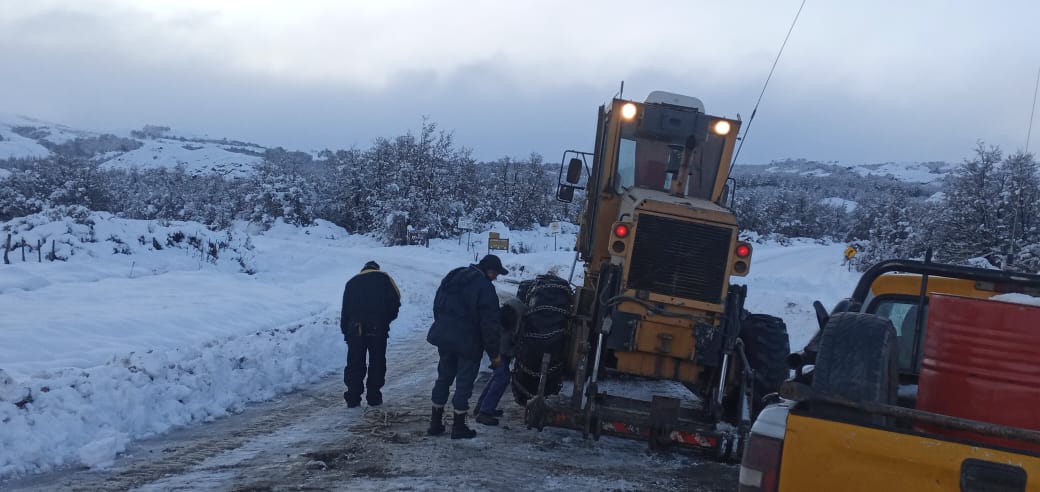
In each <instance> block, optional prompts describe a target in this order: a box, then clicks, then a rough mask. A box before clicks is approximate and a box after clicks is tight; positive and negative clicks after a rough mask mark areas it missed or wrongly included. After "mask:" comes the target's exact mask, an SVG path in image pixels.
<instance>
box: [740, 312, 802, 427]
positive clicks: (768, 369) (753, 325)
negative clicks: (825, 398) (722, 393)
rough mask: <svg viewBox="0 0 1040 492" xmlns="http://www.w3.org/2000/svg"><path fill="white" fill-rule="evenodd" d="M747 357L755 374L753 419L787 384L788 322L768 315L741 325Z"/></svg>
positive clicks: (789, 348) (756, 317)
mask: <svg viewBox="0 0 1040 492" xmlns="http://www.w3.org/2000/svg"><path fill="white" fill-rule="evenodd" d="M740 339H741V340H743V342H744V353H745V354H746V355H747V358H748V362H749V363H750V364H751V368H752V369H754V371H755V379H754V382H753V383H754V384H753V386H754V393H753V397H754V398H753V400H752V415H751V416H752V419H754V417H755V416H757V415H758V412H759V410H761V409H762V397H763V396H765V395H768V394H769V393H775V392H777V391H779V389H780V384H781V383H783V382H784V381H785V380H787V375H788V372H789V371H788V367H787V356H788V355H790V353H791V342H790V339H789V338H788V336H787V325H786V324H784V320H782V319H780V318H777V317H776V316H769V315H768V314H751V315H748V316H747V317H745V318H744V320H743V321H742V322H741V329H740Z"/></svg>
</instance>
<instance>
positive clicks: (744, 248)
mask: <svg viewBox="0 0 1040 492" xmlns="http://www.w3.org/2000/svg"><path fill="white" fill-rule="evenodd" d="M736 253H737V258H747V257H748V256H751V246H750V245H748V244H744V243H740V244H739V245H737V250H736Z"/></svg>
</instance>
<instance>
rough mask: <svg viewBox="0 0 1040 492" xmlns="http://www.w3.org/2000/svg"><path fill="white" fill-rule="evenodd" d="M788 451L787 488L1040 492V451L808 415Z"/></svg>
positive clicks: (788, 441)
mask: <svg viewBox="0 0 1040 492" xmlns="http://www.w3.org/2000/svg"><path fill="white" fill-rule="evenodd" d="M784 450H785V452H784V453H783V458H782V460H781V464H780V491H810V490H813V491H815V490H820V491H823V490H844V491H857V490H864V491H867V490H869V491H873V492H876V491H882V492H894V491H904V490H905V491H931V490H965V491H983V490H985V491H1008V492H1010V491H1019V490H1021V491H1025V490H1040V457H1038V456H1034V455H1030V454H1025V453H1019V452H1015V451H1002V450H996V449H990V448H984V447H978V446H972V445H968V444H962V443H958V442H953V441H945V440H940V439H938V438H932V437H927V436H920V435H914V434H902V433H898V432H893V431H887V430H882V429H877V428H872V427H864V426H859V425H849V424H843V423H840V422H834V421H830V420H823V419H818V418H812V417H807V416H804V415H796V414H791V415H789V416H788V418H787V432H786V435H785V437H784ZM787 450H790V452H788V451H787ZM994 486H996V487H994Z"/></svg>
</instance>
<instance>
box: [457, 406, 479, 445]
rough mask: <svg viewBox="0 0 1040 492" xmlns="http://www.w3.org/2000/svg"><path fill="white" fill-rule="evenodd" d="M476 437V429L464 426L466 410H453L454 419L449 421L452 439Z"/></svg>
mask: <svg viewBox="0 0 1040 492" xmlns="http://www.w3.org/2000/svg"><path fill="white" fill-rule="evenodd" d="M474 437H477V431H475V430H473V429H470V428H469V427H466V412H462V413H458V412H455V420H454V421H453V422H452V423H451V438H452V439H472V438H474Z"/></svg>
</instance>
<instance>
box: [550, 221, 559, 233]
mask: <svg viewBox="0 0 1040 492" xmlns="http://www.w3.org/2000/svg"><path fill="white" fill-rule="evenodd" d="M549 232H550V233H552V234H559V233H560V223H559V222H550V223H549Z"/></svg>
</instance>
